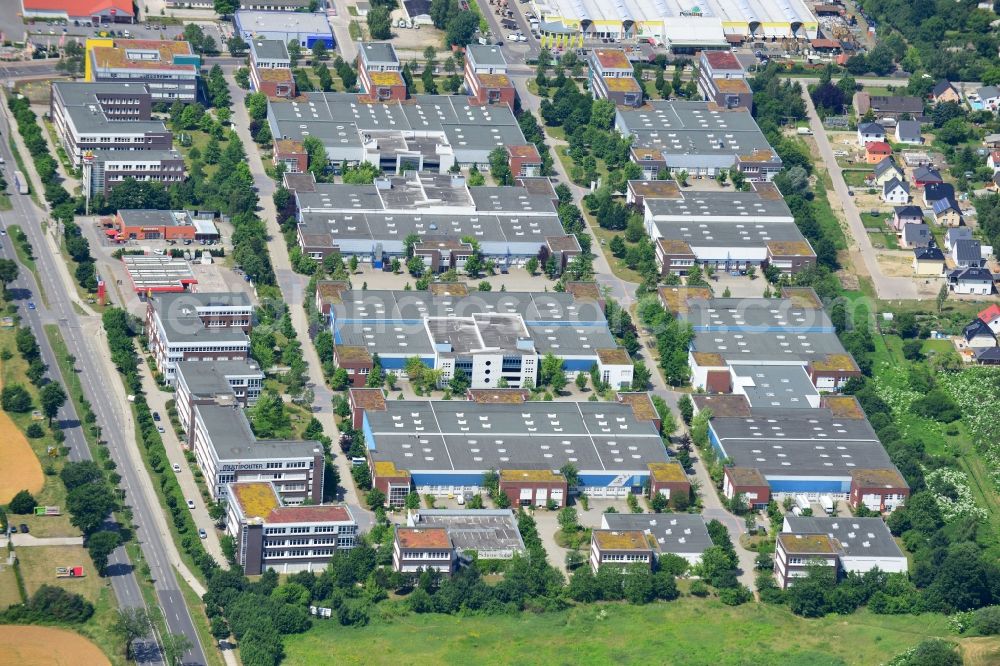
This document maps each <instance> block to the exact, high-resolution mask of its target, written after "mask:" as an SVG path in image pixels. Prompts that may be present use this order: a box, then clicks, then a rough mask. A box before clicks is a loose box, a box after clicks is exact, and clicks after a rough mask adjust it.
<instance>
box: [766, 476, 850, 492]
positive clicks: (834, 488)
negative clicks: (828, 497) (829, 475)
mask: <svg viewBox="0 0 1000 666" xmlns="http://www.w3.org/2000/svg"><path fill="white" fill-rule="evenodd" d="M767 485H769V486H770V487H771V492H772V493H849V492H851V482H850V481H837V480H836V479H773V480H772V479H770V478H768V479H767Z"/></svg>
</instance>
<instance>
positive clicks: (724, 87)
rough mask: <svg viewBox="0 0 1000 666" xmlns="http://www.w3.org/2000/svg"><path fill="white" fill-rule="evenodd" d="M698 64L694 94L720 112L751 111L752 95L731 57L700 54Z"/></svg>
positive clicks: (728, 54)
mask: <svg viewBox="0 0 1000 666" xmlns="http://www.w3.org/2000/svg"><path fill="white" fill-rule="evenodd" d="M698 64H699V68H698V91H699V92H700V93H701V94H702V96H703V97H704V98H705V99H706V100H708V101H709V102H714V103H715V104H716V105H717V106H720V107H722V108H723V109H749V110H753V91H752V90H751V89H750V84H749V83H747V80H746V71H745V70H744V69H743V65H741V64H740V61H739V60H738V59H737V58H736V55H735V54H733V53H732V52H731V51H702V53H701V56H700V57H699V59H698Z"/></svg>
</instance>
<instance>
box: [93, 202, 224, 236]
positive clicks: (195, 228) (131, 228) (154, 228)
mask: <svg viewBox="0 0 1000 666" xmlns="http://www.w3.org/2000/svg"><path fill="white" fill-rule="evenodd" d="M104 226H105V228H106V229H107V231H105V235H106V236H107V237H108V239H109V240H113V241H115V242H118V243H124V242H126V241H147V240H168V241H169V240H174V241H185V240H190V241H195V240H216V239H218V238H219V230H218V228H217V227H216V226H215V222H213V221H212V220H211V219H206V218H203V217H196V216H195V215H192V214H191V212H190V211H186V210H149V209H141V210H136V209H124V208H123V209H121V210H119V211H117V212H116V213H115V215H114V217H110V218H107V222H105V224H104Z"/></svg>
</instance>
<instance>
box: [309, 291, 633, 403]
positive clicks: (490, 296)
mask: <svg viewBox="0 0 1000 666" xmlns="http://www.w3.org/2000/svg"><path fill="white" fill-rule="evenodd" d="M328 302H329V303H330V308H329V316H330V327H331V330H332V332H333V336H334V345H335V347H334V361H335V362H336V364H337V366H338V367H342V368H345V369H346V370H347V372H348V374H349V375H351V376H352V383H353V385H355V386H364V383H365V380H366V379H367V375H368V373H369V372H370V370H371V368H372V365H373V357H374V355H375V354H377V355H378V357H379V362H380V364H381V366H382V368H383V369H384V370H386V371H393V372H396V373H397V374H402V371H403V370H404V367H405V365H406V360H407V359H408V358H412V357H414V356H416V357H418V358H420V360H421V361H422V362H423V363H424V365H425V366H427V367H428V368H432V369H439V370H442V371H443V380H444V381H448V380H450V379H451V378H452V377H454V376H455V374H456V372H458V371H459V370H461V371H462V372H464V373H465V374H466V375H467V376H468V377H469V379H470V380H471V382H472V388H474V389H477V388H493V387H496V386H497V384H498V383H499V382H500V381H501V380H505V381H506V383H507V384H508V386H510V387H514V388H519V387H534V386H535V384H536V378H537V375H538V372H539V370H538V368H539V366H540V364H541V361H542V357H544V356H545V355H546V354H553V355H554V356H556V357H557V358H561V359H562V360H563V369H564V371H565V372H566V373H567V375H570V376H575V375H576V374H577V373H580V372H585V373H589V372H590V370H591V368H592V367H594V366H595V365H596V366H597V370H598V376H599V377H601V379H602V381H605V382H606V383H607V384H609V385H610V386H612V387H614V388H622V387H623V386H627V385H629V384H630V383H631V381H632V360H631V358H629V356H628V354H627V353H618V352H619V351H623V350H619V348H618V345H617V343H616V342H615V339H614V337H613V336H612V335H611V331H610V330H609V328H608V323H607V320H606V319H605V317H604V311H603V307H602V306H601V304H600V303H599V302H597V301H595V300H592V299H588V298H577V297H575V296H574V295H573V294H572V293H568V292H567V293H556V292H552V293H529V292H471V293H470V292H468V291H467V288H466V287H465V286H464V285H455V286H454V290H453V291H451V292H449V293H445V294H435V293H433V292H421V291H373V290H363V291H342V292H340V293H339V294H338V295H337V296H334V297H330V298H328Z"/></svg>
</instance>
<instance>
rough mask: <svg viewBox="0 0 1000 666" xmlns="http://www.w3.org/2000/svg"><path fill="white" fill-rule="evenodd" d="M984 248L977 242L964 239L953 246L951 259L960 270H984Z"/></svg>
mask: <svg viewBox="0 0 1000 666" xmlns="http://www.w3.org/2000/svg"><path fill="white" fill-rule="evenodd" d="M983 254H984V252H983V246H982V243H980V242H979V241H977V240H972V239H970V238H964V239H962V240H957V241H955V243H954V244H953V245H952V246H951V259H952V261H954V262H955V265H956V266H958V267H959V268H982V267H984V266H986V259H984V258H983Z"/></svg>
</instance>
